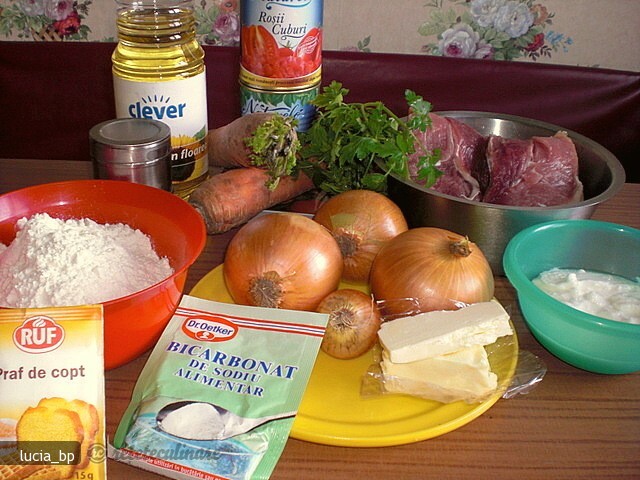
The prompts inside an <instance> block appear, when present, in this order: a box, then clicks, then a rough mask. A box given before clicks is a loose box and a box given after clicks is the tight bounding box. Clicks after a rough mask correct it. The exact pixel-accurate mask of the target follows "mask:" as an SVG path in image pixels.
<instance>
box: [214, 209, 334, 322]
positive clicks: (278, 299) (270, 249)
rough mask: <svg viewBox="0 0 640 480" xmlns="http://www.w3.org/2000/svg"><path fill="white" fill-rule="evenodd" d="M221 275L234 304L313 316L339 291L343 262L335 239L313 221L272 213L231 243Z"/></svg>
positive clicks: (241, 233)
mask: <svg viewBox="0 0 640 480" xmlns="http://www.w3.org/2000/svg"><path fill="white" fill-rule="evenodd" d="M223 274H224V280H225V283H226V286H227V289H228V290H229V293H230V294H231V297H232V298H233V300H234V301H235V302H236V303H239V304H242V305H253V306H259V307H272V308H286V309H292V310H309V311H314V310H315V308H316V307H317V306H318V304H319V303H320V301H321V300H322V299H323V298H324V297H325V296H327V295H328V294H329V293H330V292H332V291H334V290H335V289H336V288H338V284H339V282H340V277H341V275H342V257H341V254H340V248H339V247H338V244H337V243H336V241H335V240H334V238H333V237H332V236H331V234H330V233H329V232H328V231H327V230H326V229H325V228H324V227H322V226H321V225H320V224H318V223H316V222H314V221H313V220H312V219H311V218H309V217H305V216H303V215H298V214H294V213H271V214H267V215H261V216H259V217H255V218H254V219H252V220H251V221H249V222H248V223H247V224H246V225H244V226H243V227H242V228H241V229H240V230H239V231H238V233H236V235H235V236H234V237H233V238H232V239H231V242H229V246H228V247H227V252H226V253H225V259H224V267H223Z"/></svg>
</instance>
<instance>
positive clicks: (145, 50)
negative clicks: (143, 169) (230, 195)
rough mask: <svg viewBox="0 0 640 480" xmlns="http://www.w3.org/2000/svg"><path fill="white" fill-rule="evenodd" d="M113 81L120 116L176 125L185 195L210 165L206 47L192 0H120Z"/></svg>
mask: <svg viewBox="0 0 640 480" xmlns="http://www.w3.org/2000/svg"><path fill="white" fill-rule="evenodd" d="M117 4H118V19H117V27H118V38H119V42H118V45H117V47H116V49H115V51H114V52H113V55H112V62H113V87H114V94H115V103H116V116H117V117H118V118H126V117H133V118H147V119H153V120H159V121H161V122H164V123H166V124H167V125H168V126H169V128H170V129H171V147H172V151H171V164H172V172H171V177H172V185H173V187H172V188H173V192H174V193H175V194H176V195H178V196H180V197H183V198H187V197H188V196H189V194H190V193H191V192H192V191H193V190H194V189H195V188H196V187H197V186H198V185H199V184H200V183H202V182H203V181H204V180H205V179H206V177H207V175H208V168H209V160H208V156H207V155H208V152H207V131H208V122H207V118H208V117H207V116H208V112H207V89H206V72H205V65H204V50H203V49H202V47H201V46H200V44H199V43H198V40H197V38H196V34H195V25H196V24H195V18H194V12H193V5H192V1H191V0H117Z"/></svg>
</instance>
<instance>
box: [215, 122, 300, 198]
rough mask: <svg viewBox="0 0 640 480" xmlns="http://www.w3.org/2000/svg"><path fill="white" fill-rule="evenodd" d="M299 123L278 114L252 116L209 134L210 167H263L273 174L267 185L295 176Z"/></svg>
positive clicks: (273, 186)
mask: <svg viewBox="0 0 640 480" xmlns="http://www.w3.org/2000/svg"><path fill="white" fill-rule="evenodd" d="M295 125H296V121H295V120H294V119H292V118H288V117H283V116H281V115H277V114H274V113H259V112H258V113H250V114H247V115H243V116H241V117H239V118H237V119H235V120H234V121H233V122H231V123H228V124H227V125H224V126H222V127H219V128H215V129H212V130H209V133H208V151H209V164H210V165H211V166H213V167H223V168H236V167H251V166H254V167H260V168H263V169H265V170H266V171H268V172H269V175H270V176H269V179H267V185H268V186H269V187H270V188H272V189H273V188H275V186H276V185H277V184H278V179H279V178H280V177H283V176H287V175H291V173H292V171H293V168H294V167H295V164H296V153H297V150H298V147H299V145H300V143H299V141H298V135H297V133H296V130H295Z"/></svg>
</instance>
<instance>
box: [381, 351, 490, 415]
mask: <svg viewBox="0 0 640 480" xmlns="http://www.w3.org/2000/svg"><path fill="white" fill-rule="evenodd" d="M380 366H381V368H382V372H383V373H384V374H385V377H384V385H385V390H386V391H387V392H389V393H404V394H408V395H414V396H419V397H422V398H428V399H431V400H437V401H440V402H444V403H449V402H455V401H458V400H464V401H466V402H475V401H481V400H483V399H485V398H486V397H487V396H489V395H490V394H492V393H493V392H495V391H496V389H497V387H498V377H497V376H496V374H495V373H493V372H492V371H491V366H490V364H489V358H488V356H487V352H486V350H485V349H484V347H483V346H481V345H473V346H471V347H467V348H464V349H462V350H459V351H457V352H454V353H450V354H447V355H440V356H437V357H432V358H427V359H424V360H418V361H416V362H410V363H393V362H392V361H391V360H390V358H389V355H388V352H386V351H383V354H382V362H381V364H380Z"/></svg>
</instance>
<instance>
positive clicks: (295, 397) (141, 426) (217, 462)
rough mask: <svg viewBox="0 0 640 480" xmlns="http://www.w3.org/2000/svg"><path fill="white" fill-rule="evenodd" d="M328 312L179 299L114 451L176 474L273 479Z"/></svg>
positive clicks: (144, 466)
mask: <svg viewBox="0 0 640 480" xmlns="http://www.w3.org/2000/svg"><path fill="white" fill-rule="evenodd" d="M328 319H329V317H328V315H326V314H319V313H312V312H303V311H293V310H281V309H270V308H260V307H248V306H240V305H233V304H227V303H218V302H214V301H210V300H203V299H199V298H195V297H192V296H188V295H185V296H183V298H182V301H181V302H180V305H179V307H178V308H177V310H176V312H175V314H174V315H173V317H172V319H171V321H170V322H169V324H168V325H167V327H166V329H165V330H164V332H163V334H162V336H161V338H160V340H159V341H158V343H157V344H156V346H155V348H154V349H153V351H152V353H151V355H150V357H149V359H148V361H147V363H146V365H145V367H144V369H143V370H142V372H141V374H140V377H139V378H138V381H137V383H136V386H135V388H134V391H133V394H132V399H131V402H130V404H129V406H128V408H127V410H126V411H125V414H124V416H123V418H122V420H121V422H120V425H119V426H118V430H117V432H116V434H115V437H114V440H113V448H111V449H110V456H111V457H113V458H114V459H116V460H118V461H121V462H125V463H129V464H132V465H135V466H138V467H140V468H142V469H145V470H150V471H153V472H155V473H159V474H162V475H164V476H167V477H170V478H176V479H191V478H201V479H209V480H214V479H215V480H219V479H234V480H235V479H238V480H239V479H267V478H269V477H270V475H271V473H272V472H273V469H274V468H275V466H276V463H277V461H278V460H279V458H280V455H281V453H282V450H283V449H284V446H285V443H286V441H287V438H288V436H289V432H290V430H291V426H292V425H293V421H294V418H295V415H296V412H297V410H298V406H299V405H300V401H301V399H302V395H303V393H304V391H305V388H306V385H307V383H308V380H309V377H310V375H311V371H312V369H313V365H314V363H315V360H316V356H317V354H318V350H319V348H320V343H321V341H322V337H323V335H324V331H325V328H326V325H327V321H328Z"/></svg>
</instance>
